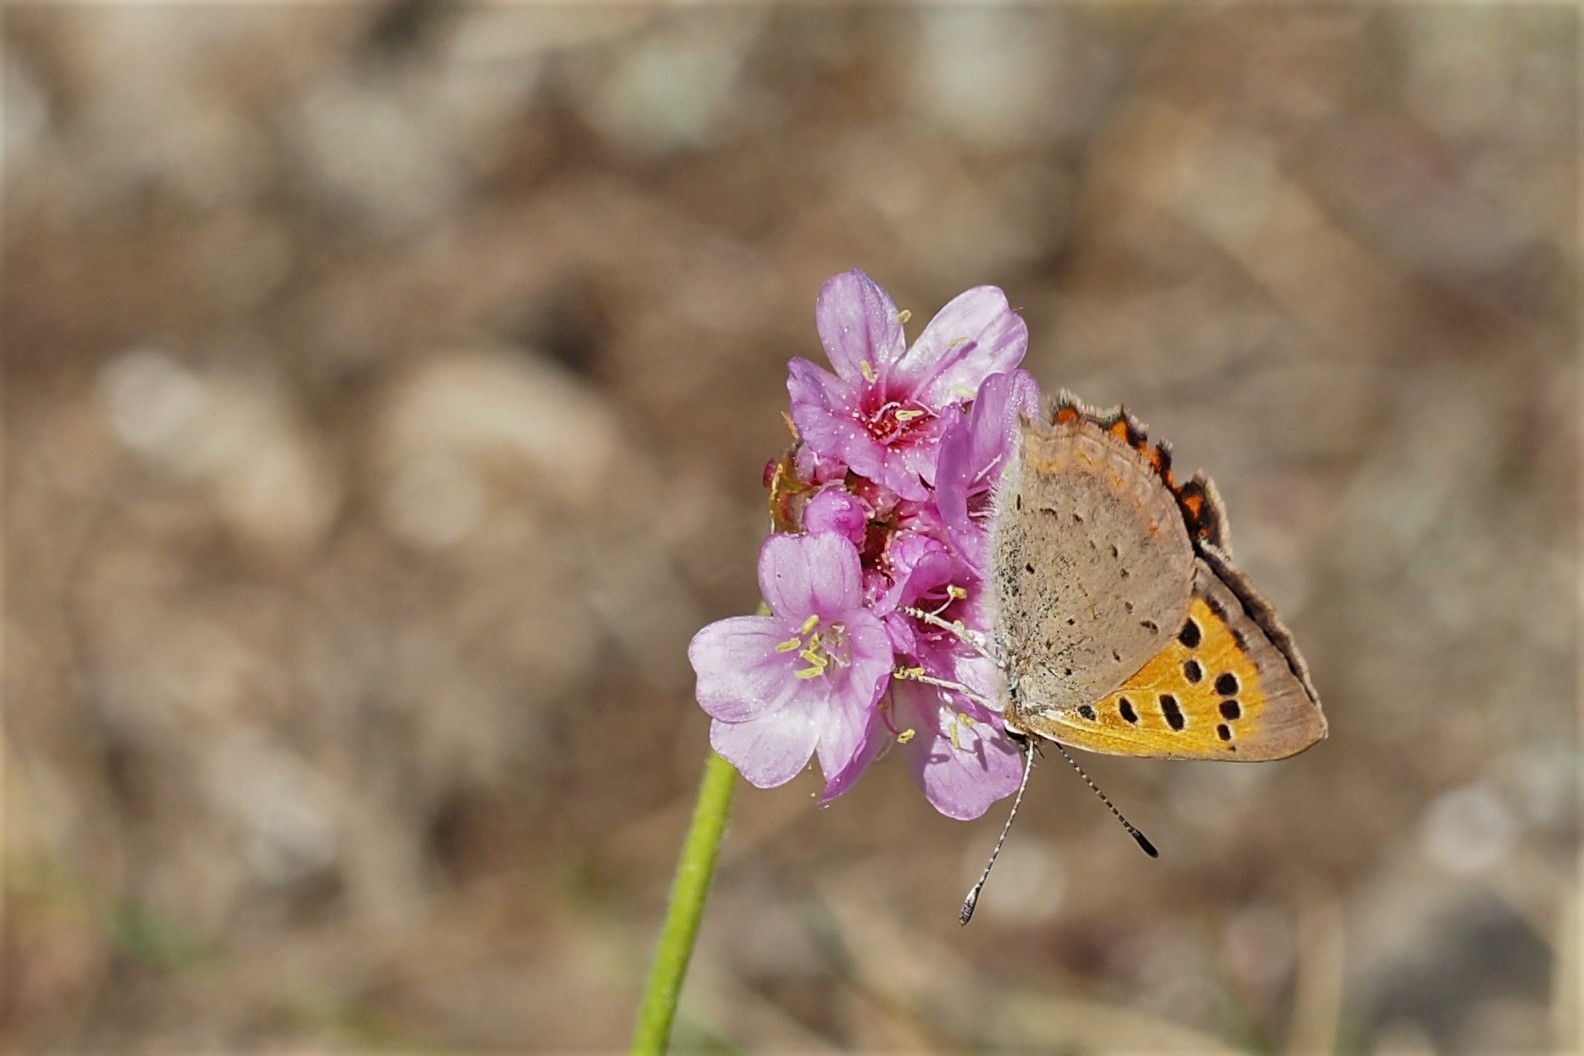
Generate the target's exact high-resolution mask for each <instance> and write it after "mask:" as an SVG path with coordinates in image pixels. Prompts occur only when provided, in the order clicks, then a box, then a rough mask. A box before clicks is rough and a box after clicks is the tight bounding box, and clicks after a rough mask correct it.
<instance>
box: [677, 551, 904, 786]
mask: <svg viewBox="0 0 1584 1056" xmlns="http://www.w3.org/2000/svg"><path fill="white" fill-rule="evenodd" d="M759 589H760V591H761V593H762V594H763V596H764V599H765V602H766V603H767V604H768V605H769V607H770V615H769V616H737V617H733V618H731V619H725V620H720V621H718V622H716V623H712V624H710V625H709V626H707V627H705V628H704V629H703V630H701V631H699V632H698V634H696V635H695V636H694V637H693V642H692V644H691V645H689V646H688V659H689V660H690V661H692V663H693V670H694V671H695V672H696V673H697V675H698V701H699V704H700V706H701V707H703V709H704V710H705V711H706V712H707V713H708V714H709V715H710V717H711V718H713V719H714V720H715V721H714V722H713V723H711V725H710V743H711V744H712V745H714V747H715V750H716V751H718V752H720V754H721V755H723V756H725V757H726V758H727V759H728V760H730V761H731V763H732V764H733V765H735V766H736V767H737V769H738V770H739V771H741V772H742V775H743V776H744V777H746V778H747V779H748V780H749V781H750V782H752V783H753V784H754V785H757V786H758V787H760V788H770V787H772V786H775V785H780V784H785V783H786V782H787V781H790V780H791V779H792V778H793V777H794V776H796V775H797V773H798V771H799V770H802V769H803V767H804V766H806V765H807V764H808V761H809V757H810V756H811V755H813V754H814V753H815V752H816V751H817V752H818V753H819V760H820V768H821V769H822V770H823V771H824V772H825V775H826V777H827V778H831V777H834V776H835V775H836V774H837V773H838V772H839V771H841V770H842V768H843V767H845V766H846V765H847V764H848V763H849V762H850V761H851V760H852V758H853V757H854V756H855V755H856V754H857V753H858V751H859V749H860V748H862V746H863V740H864V734H865V731H866V730H867V729H868V726H869V722H870V717H871V715H872V713H873V710H874V705H875V703H876V702H877V701H878V700H879V699H880V694H881V693H882V691H883V690H884V689H885V685H886V681H887V679H888V677H889V676H890V674H891V663H892V651H891V642H890V639H889V638H887V637H886V632H885V628H884V626H883V625H882V624H881V622H880V617H879V616H877V615H875V614H874V613H872V612H870V611H869V610H868V609H866V608H864V597H863V575H862V570H861V568H860V565H859V561H858V550H857V548H856V547H854V546H853V544H852V543H851V542H850V541H848V540H847V539H846V538H845V537H843V536H841V535H837V534H834V533H825V534H820V535H799V536H793V535H772V536H771V537H770V538H769V539H766V540H765V542H764V546H763V547H762V548H761V549H760V551H759Z"/></svg>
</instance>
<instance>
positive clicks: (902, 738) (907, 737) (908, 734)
mask: <svg viewBox="0 0 1584 1056" xmlns="http://www.w3.org/2000/svg"><path fill="white" fill-rule="evenodd" d="M917 733H918V731H917V730H915V729H914V728H913V727H911V726H909V727H908V728H907V729H905V730H903V731H902V732H901V733H899V734H897V743H898V744H906V743H908V742H909V741H911V740H912V739H913V737H914V736H915V735H916V734H917Z"/></svg>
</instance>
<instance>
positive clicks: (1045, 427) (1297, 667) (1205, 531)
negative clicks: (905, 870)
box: [959, 390, 1326, 924]
mask: <svg viewBox="0 0 1584 1056" xmlns="http://www.w3.org/2000/svg"><path fill="white" fill-rule="evenodd" d="M989 570H990V576H989V578H990V582H989V592H990V610H991V618H990V641H989V643H987V650H986V651H987V653H988V654H989V655H990V656H991V657H992V658H993V659H995V660H996V662H997V664H998V666H999V667H1000V669H1001V673H1002V675H1003V679H1004V685H1005V699H1003V700H1001V701H999V702H998V703H999V704H1000V705H1001V707H1000V710H1001V714H1002V721H1003V724H1004V725H1005V727H1006V729H1007V731H1008V732H1009V733H1011V734H1012V735H1013V736H1014V737H1015V738H1016V739H1018V740H1020V741H1022V742H1023V743H1024V751H1025V753H1026V758H1025V762H1024V769H1023V784H1022V785H1020V786H1019V788H1018V792H1017V798H1016V799H1015V800H1014V801H1013V806H1012V814H1011V817H1008V819H1007V823H1006V826H1005V827H1004V828H1003V829H1002V830H1001V837H1000V839H998V840H997V841H996V845H995V850H994V851H992V852H991V856H990V862H989V864H987V865H986V866H985V871H984V873H983V875H981V876H980V878H979V882H978V883H977V884H975V885H974V887H973V889H972V890H971V891H970V892H969V893H968V897H967V899H966V900H964V902H963V907H962V911H961V913H960V916H959V919H960V920H961V921H962V923H964V924H966V923H968V920H969V918H970V917H971V916H972V915H973V911H974V906H975V904H976V903H977V900H978V897H979V892H980V890H981V889H982V888H983V887H984V883H985V880H986V879H987V878H988V877H989V875H990V869H991V867H992V866H993V865H994V864H995V859H996V856H997V855H998V854H999V853H1000V850H1001V845H1002V843H1003V842H1004V841H1005V840H1006V834H1007V831H1008V829H1010V828H1011V825H1012V819H1013V818H1014V817H1016V816H1017V806H1018V804H1019V803H1020V802H1021V801H1022V798H1023V790H1024V788H1026V787H1027V784H1028V777H1029V773H1030V769H1031V768H1032V766H1033V761H1034V753H1033V751H1032V746H1031V744H1030V738H1033V737H1041V738H1046V739H1048V740H1050V741H1053V742H1055V744H1056V746H1057V747H1058V749H1061V750H1062V754H1063V755H1064V756H1067V753H1066V750H1065V748H1064V747H1063V746H1071V747H1074V748H1082V749H1086V750H1088V751H1092V752H1101V753H1104V754H1107V755H1127V756H1134V757H1138V758H1151V759H1217V760H1236V761H1241V762H1257V761H1262V760H1270V759H1281V758H1285V757H1287V756H1290V755H1295V754H1297V753H1298V752H1301V751H1303V750H1304V749H1305V748H1308V747H1310V746H1311V745H1313V744H1315V743H1316V742H1318V741H1320V740H1322V739H1323V738H1324V737H1325V736H1326V720H1325V714H1324V713H1323V712H1322V711H1321V708H1320V698H1319V695H1318V694H1317V693H1316V692H1315V688H1314V683H1313V682H1312V681H1311V679H1310V677H1309V668H1308V665H1307V664H1305V663H1304V659H1303V657H1302V655H1300V654H1299V652H1298V647H1297V645H1296V644H1295V643H1294V642H1293V638H1292V635H1291V634H1290V633H1289V632H1288V630H1287V628H1286V627H1284V626H1283V625H1282V622H1281V620H1280V618H1279V617H1278V616H1277V615H1276V610H1275V608H1274V607H1272V605H1271V604H1270V602H1268V601H1266V600H1265V598H1264V596H1263V595H1261V594H1260V593H1259V591H1258V590H1256V589H1255V588H1254V585H1253V584H1252V583H1251V582H1250V581H1249V578H1248V577H1247V576H1246V575H1244V574H1243V572H1242V571H1241V570H1239V569H1238V567H1237V566H1236V565H1235V564H1233V561H1232V548H1231V542H1230V539H1229V531H1228V526H1227V517H1226V511H1225V509H1224V508H1223V507H1222V504H1221V499H1220V496H1219V495H1217V494H1216V489H1215V485H1214V484H1213V483H1212V482H1211V481H1210V479H1209V478H1208V477H1206V476H1205V475H1204V474H1203V473H1202V472H1201V473H1197V474H1195V475H1194V477H1193V479H1191V480H1189V481H1187V482H1186V483H1183V484H1178V483H1177V482H1176V481H1175V479H1174V478H1173V476H1172V470H1171V446H1170V445H1169V444H1167V443H1166V442H1165V441H1160V442H1157V443H1154V444H1151V443H1150V441H1149V437H1148V434H1147V431H1146V430H1145V428H1144V426H1143V424H1142V423H1140V422H1139V421H1138V419H1136V418H1134V417H1133V416H1132V415H1130V414H1128V413H1127V412H1126V411H1125V410H1123V409H1122V408H1120V407H1117V408H1113V409H1111V410H1108V411H1101V410H1097V409H1095V408H1093V407H1089V406H1087V405H1085V404H1084V403H1083V402H1082V401H1081V400H1079V399H1078V398H1077V397H1076V396H1073V395H1072V394H1071V393H1070V392H1067V391H1065V390H1063V391H1062V392H1061V393H1060V395H1059V396H1058V397H1057V399H1056V400H1055V402H1054V404H1052V405H1051V407H1050V408H1049V410H1048V411H1047V413H1046V414H1045V415H1044V416H1043V417H1041V418H1039V419H1037V420H1028V419H1023V420H1020V422H1019V424H1018V432H1017V440H1016V443H1015V444H1014V450H1013V455H1012V457H1011V460H1010V461H1009V463H1008V465H1007V466H1006V468H1005V470H1004V471H1003V473H1002V477H1001V482H1000V485H999V486H998V488H997V489H996V493H995V496H994V499H993V501H992V506H991V510H990V561H989ZM1067 759H1068V761H1069V762H1072V763H1073V766H1074V767H1075V768H1077V769H1078V772H1079V774H1080V775H1081V776H1083V777H1084V780H1085V781H1088V777H1087V775H1084V774H1083V770H1082V768H1081V767H1078V764H1077V763H1076V762H1074V761H1073V760H1072V757H1071V756H1067ZM1089 784H1090V788H1093V789H1094V791H1095V792H1096V794H1099V795H1100V798H1101V799H1102V800H1104V801H1105V803H1106V805H1107V806H1108V807H1110V809H1111V811H1112V813H1113V814H1115V815H1116V817H1117V819H1118V820H1119V821H1121V822H1122V824H1123V826H1125V827H1126V828H1127V830H1128V832H1130V833H1131V834H1132V835H1133V837H1134V839H1136V840H1137V841H1138V843H1139V845H1140V846H1141V847H1143V848H1144V850H1145V851H1146V852H1148V853H1149V854H1150V855H1151V856H1154V855H1155V853H1156V852H1155V848H1154V847H1153V846H1152V845H1151V844H1150V842H1149V841H1148V840H1147V839H1145V837H1144V835H1143V834H1142V833H1141V832H1139V831H1138V830H1137V829H1135V828H1134V827H1133V826H1132V825H1131V824H1129V823H1128V821H1127V819H1126V818H1124V817H1123V816H1122V814H1121V813H1120V812H1119V811H1117V809H1116V807H1115V806H1112V805H1111V802H1110V800H1108V799H1106V798H1105V796H1104V794H1103V793H1100V791H1099V789H1097V788H1094V784H1093V782H1090V783H1089Z"/></svg>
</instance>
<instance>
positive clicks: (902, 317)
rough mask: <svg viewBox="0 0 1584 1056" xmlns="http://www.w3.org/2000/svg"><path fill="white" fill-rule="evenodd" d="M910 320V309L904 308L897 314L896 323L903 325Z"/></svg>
mask: <svg viewBox="0 0 1584 1056" xmlns="http://www.w3.org/2000/svg"><path fill="white" fill-rule="evenodd" d="M911 318H913V310H912V309H911V308H904V309H902V310H901V311H900V312H898V313H897V322H899V323H905V322H907V321H908V320H909V319H911Z"/></svg>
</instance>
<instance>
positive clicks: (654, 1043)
mask: <svg viewBox="0 0 1584 1056" xmlns="http://www.w3.org/2000/svg"><path fill="white" fill-rule="evenodd" d="M736 780H737V771H736V770H734V769H733V768H732V765H731V764H730V763H728V762H727V761H726V760H724V759H722V758H721V757H720V756H718V755H716V754H715V753H714V752H710V753H709V759H707V760H706V761H705V763H704V780H703V781H702V782H701V783H700V784H699V796H698V803H697V804H696V805H695V806H694V808H693V825H692V827H691V828H690V829H689V830H688V835H687V842H686V843H684V844H683V846H682V857H681V858H680V859H679V860H678V861H677V870H676V877H675V878H674V879H673V880H672V881H671V902H670V904H669V905H668V906H667V908H666V918H665V926H664V927H663V928H662V929H661V931H660V942H659V944H658V945H657V946H656V947H655V958H654V967H653V968H652V969H650V972H649V985H648V986H646V987H645V988H644V997H643V1004H642V1006H640V1007H639V1009H638V1026H637V1028H636V1029H635V1030H634V1031H633V1043H632V1052H633V1056H659V1054H660V1053H663V1052H665V1050H666V1046H667V1045H668V1044H669V1043H670V1040H671V1022H672V1020H674V1019H675V1018H676V1006H677V999H678V998H680V997H681V995H682V981H683V979H684V978H685V977H686V976H687V969H688V960H689V959H690V958H691V957H692V956H693V943H694V940H696V939H697V938H698V929H699V921H700V920H701V919H702V918H703V916H704V900H705V899H706V898H708V897H709V887H710V878H711V877H712V876H714V874H715V856H716V854H717V853H719V851H720V843H721V834H722V833H723V832H725V829H726V814H727V812H728V811H730V809H731V799H732V788H733V786H734V785H735V783H736Z"/></svg>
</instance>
